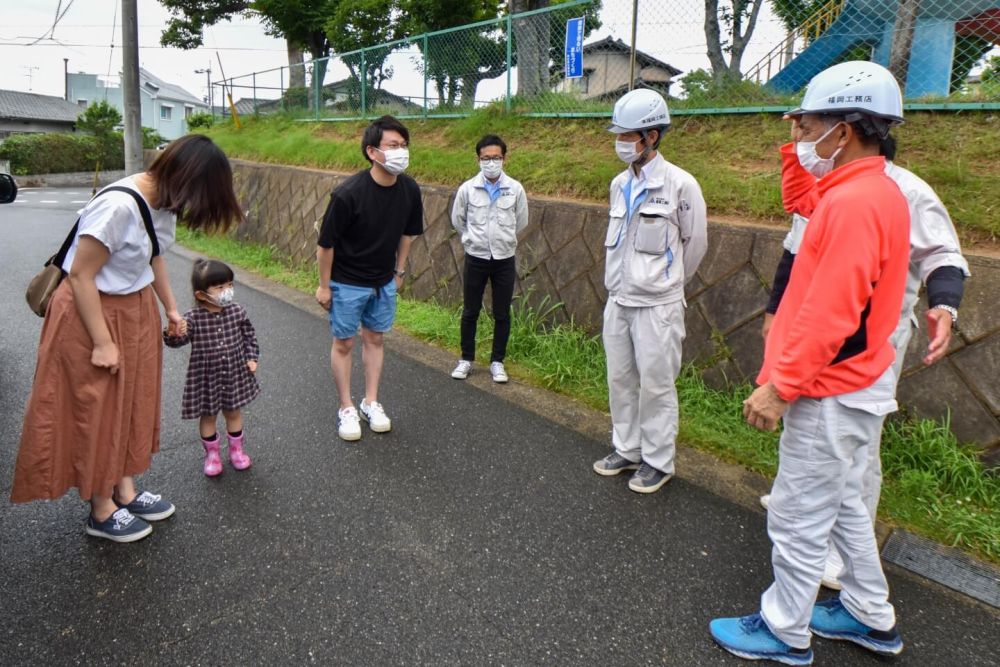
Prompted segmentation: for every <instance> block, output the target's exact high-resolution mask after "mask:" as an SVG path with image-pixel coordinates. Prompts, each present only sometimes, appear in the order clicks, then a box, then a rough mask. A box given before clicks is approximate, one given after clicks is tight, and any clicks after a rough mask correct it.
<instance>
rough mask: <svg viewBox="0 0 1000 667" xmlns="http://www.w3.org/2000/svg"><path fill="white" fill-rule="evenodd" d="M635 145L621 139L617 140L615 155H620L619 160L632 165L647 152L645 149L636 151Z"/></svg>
mask: <svg viewBox="0 0 1000 667" xmlns="http://www.w3.org/2000/svg"><path fill="white" fill-rule="evenodd" d="M635 144H636V142H634V141H622V140H621V139H617V140H616V141H615V153H617V154H618V159H620V160H621V161H622V162H625V163H627V164H632V163H633V162H635V161H636V160H638V159H639V158H641V157H642V155H643V153H645V152H646V150H645V148H643V150H641V151H637V150H636V149H635Z"/></svg>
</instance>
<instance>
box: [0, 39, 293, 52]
mask: <svg viewBox="0 0 1000 667" xmlns="http://www.w3.org/2000/svg"><path fill="white" fill-rule="evenodd" d="M42 39H44V40H46V41H51V42H53V43H52V44H46V43H41V42H39V43H38V44H32V43H26V42H2V41H0V46H65V47H77V48H81V49H106V48H108V47H107V45H106V44H72V43H69V42H60V41H58V40H55V39H52V38H51V37H45V38H42ZM112 46H119V45H118V44H112ZM139 48H140V49H155V50H168V49H169V50H174V47H172V46H160V45H156V46H140V47H139ZM217 48H218V50H220V51H269V52H273V53H284V52H285V49H262V48H252V47H246V46H220V47H217Z"/></svg>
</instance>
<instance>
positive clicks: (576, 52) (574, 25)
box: [566, 16, 583, 79]
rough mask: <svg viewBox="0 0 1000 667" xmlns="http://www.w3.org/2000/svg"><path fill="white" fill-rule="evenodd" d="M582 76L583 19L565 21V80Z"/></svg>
mask: <svg viewBox="0 0 1000 667" xmlns="http://www.w3.org/2000/svg"><path fill="white" fill-rule="evenodd" d="M582 76H583V17H582V16H581V17H580V18H577V19H570V20H568V21H566V78H567V79H579V78H580V77H582Z"/></svg>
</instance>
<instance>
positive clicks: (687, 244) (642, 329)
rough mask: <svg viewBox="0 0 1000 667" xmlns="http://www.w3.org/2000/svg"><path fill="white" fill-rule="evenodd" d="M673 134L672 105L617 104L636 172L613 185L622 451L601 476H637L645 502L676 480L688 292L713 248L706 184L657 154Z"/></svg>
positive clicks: (610, 351) (645, 96) (615, 369)
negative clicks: (701, 184)
mask: <svg viewBox="0 0 1000 667" xmlns="http://www.w3.org/2000/svg"><path fill="white" fill-rule="evenodd" d="M669 126H670V115H669V112H668V110H667V103H666V101H665V100H664V99H663V97H662V96H660V95H659V94H658V93H656V92H655V91H652V90H646V89H640V90H633V91H631V92H629V93H626V94H625V95H624V96H622V98H621V99H619V100H618V102H617V103H616V104H615V109H614V115H613V117H612V122H611V125H610V126H609V127H608V130H609V131H611V132H613V133H614V134H616V135H617V140H616V142H615V152H616V153H617V154H618V157H619V158H621V160H622V161H623V162H625V163H626V164H627V165H628V167H627V168H626V169H625V171H623V172H622V173H620V174H619V175H618V176H616V177H615V179H614V180H613V181H612V182H611V214H610V221H609V224H608V233H607V237H606V239H605V246H606V251H607V255H606V259H605V266H604V284H605V286H606V287H607V290H608V303H607V305H606V306H605V309H604V329H603V340H604V351H605V354H606V356H607V363H608V399H609V403H610V407H611V421H612V427H613V430H612V439H611V442H612V445H613V446H614V451H613V452H611V453H610V454H609V455H607V456H605V457H604V458H603V459H601V460H599V461H597V462H595V463H594V471H595V472H596V473H598V474H599V475H617V474H619V473H621V472H623V471H625V470H634V471H635V472H634V473H633V474H632V477H631V479H630V480H629V484H628V486H629V488H630V489H631V490H633V491H635V492H637V493H653V492H655V491H658V490H659V489H660V488H661V487H662V486H663V485H664V484H665V483H666V482H667V481H668V480H669V479H670V478H671V477H672V476H673V474H674V454H675V450H676V439H677V420H678V409H677V390H676V387H675V386H674V385H675V382H676V380H677V375H678V373H679V372H680V367H681V343H682V342H683V340H684V308H685V302H684V284H685V283H686V282H687V281H688V280H690V279H691V278H692V277H693V276H694V274H695V271H696V270H697V269H698V264H699V263H701V260H702V258H703V257H704V256H705V250H706V248H707V221H706V210H705V200H704V198H703V197H702V194H701V188H700V187H699V186H698V182H697V181H696V180H695V179H694V177H693V176H691V174H689V173H687V172H686V171H684V170H683V169H680V168H679V167H677V166H675V165H673V164H671V163H669V162H667V161H666V160H665V159H663V156H662V155H660V153H659V151H658V150H657V148H658V147H659V145H660V141H661V140H662V139H663V133H664V132H665V131H666V130H667V129H668V128H669Z"/></svg>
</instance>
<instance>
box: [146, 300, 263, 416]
mask: <svg viewBox="0 0 1000 667" xmlns="http://www.w3.org/2000/svg"><path fill="white" fill-rule="evenodd" d="M184 319H185V320H187V334H185V335H184V336H168V335H167V333H166V332H165V331H164V333H163V341H164V342H165V343H166V344H167V346H168V347H182V346H184V345H187V344H188V343H191V360H190V362H189V363H188V372H187V380H186V382H185V383H184V398H183V400H182V402H181V419H198V418H199V417H201V416H203V415H212V416H214V415H217V414H219V412H220V411H222V410H225V411H227V412H229V411H232V410H237V409H239V408H241V407H243V406H244V405H246V404H248V403H249V402H250V401H252V400H253V399H255V398H256V397H257V394H259V393H260V387H259V386H258V385H257V378H256V377H254V374H253V373H251V372H250V369H249V368H247V362H248V361H257V359H258V358H259V357H260V348H259V347H258V345H257V334H256V333H254V329H253V324H251V323H250V319H249V318H248V317H247V311H246V310H244V309H243V306H240V305H239V304H235V303H233V304H230V305H228V306H226V307H225V308H223V309H222V310H221V311H219V312H217V313H213V312H211V311H210V310H208V309H206V308H194V309H193V310H189V311H188V312H186V313H184Z"/></svg>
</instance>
